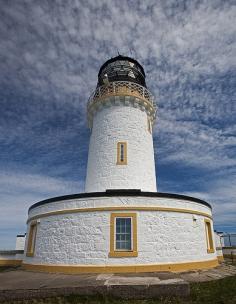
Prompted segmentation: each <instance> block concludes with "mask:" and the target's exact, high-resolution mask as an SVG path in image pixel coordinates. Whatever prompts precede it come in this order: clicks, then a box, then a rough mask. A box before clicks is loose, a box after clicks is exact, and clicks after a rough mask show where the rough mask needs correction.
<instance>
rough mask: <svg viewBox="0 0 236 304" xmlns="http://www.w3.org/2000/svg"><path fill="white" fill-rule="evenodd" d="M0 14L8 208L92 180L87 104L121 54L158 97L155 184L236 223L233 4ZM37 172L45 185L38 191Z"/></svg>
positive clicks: (76, 4) (15, 7)
mask: <svg viewBox="0 0 236 304" xmlns="http://www.w3.org/2000/svg"><path fill="white" fill-rule="evenodd" d="M0 17H1V18H0V71H1V73H0V90H1V97H0V106H1V108H0V109H1V112H0V145H1V154H0V167H1V169H2V173H1V174H0V182H1V183H2V185H3V183H5V184H6V183H8V184H9V189H11V191H10V192H11V195H10V194H9V193H8V194H6V192H5V191H1V192H2V199H1V201H0V204H1V206H2V202H5V201H6V200H7V201H8V202H9V205H10V204H11V206H12V208H13V209H14V208H16V209H17V208H19V205H21V202H24V201H26V200H27V198H26V196H25V195H28V194H27V193H29V196H28V198H29V200H28V201H30V200H31V201H36V200H38V199H41V198H42V197H44V195H45V196H46V195H48V196H54V195H58V194H59V192H60V191H59V188H60V189H61V190H63V191H64V190H66V189H67V188H70V186H68V183H69V184H70V185H72V186H71V187H72V188H71V190H72V189H74V188H73V187H74V186H73V185H74V183H76V181H79V184H80V183H81V182H80V181H82V180H84V178H85V170H86V161H87V150H88V140H89V131H88V129H87V122H86V101H87V99H88V97H89V95H90V94H91V92H92V91H93V90H94V88H95V86H96V78H97V72H98V70H99V67H100V66H101V64H102V63H103V62H104V61H105V60H107V59H109V58H110V57H112V56H116V55H117V51H119V52H120V53H121V54H125V55H130V56H132V57H134V58H136V59H137V60H139V61H140V63H141V64H142V65H143V66H144V68H145V71H146V75H147V83H148V86H149V88H150V90H151V91H152V92H153V93H154V95H155V97H156V100H157V103H158V113H157V123H156V125H155V129H154V147H155V151H156V158H157V176H158V186H159V190H160V191H162V190H163V189H164V190H165V191H178V192H191V193H194V191H195V193H199V195H201V194H203V195H204V197H205V199H207V200H209V201H211V202H213V204H214V206H215V207H214V209H215V210H217V213H216V217H215V218H216V221H218V223H220V224H219V225H223V224H225V223H226V222H227V223H229V225H230V227H231V228H230V229H231V230H233V229H235V223H234V222H235V221H234V220H233V218H232V214H235V213H234V212H235V211H234V209H233V206H232V204H234V202H233V198H234V195H235V193H234V189H233V188H232V187H230V188H229V189H228V191H227V197H226V196H224V195H223V194H222V193H224V191H223V190H224V189H225V188H226V186H227V184H228V183H229V184H234V183H235V171H236V169H235V151H236V148H235V141H236V140H235V134H236V133H235V132H236V122H235V115H236V108H235V107H236V106H235V105H236V103H235V100H236V94H235V79H236V77H235V65H236V50H235V49H236V37H235V36H236V33H235V26H234V23H235V17H236V7H235V6H234V4H233V2H232V1H221V0H214V1H213V0H212V1H181V0H180V1H175V0H173V1H172V0H165V1H164V0H163V1H154V0H153V1H152V0H148V1H130V0H129V1H128V0H121V1H118V2H117V1H112V0H110V1H107V0H106V1H105V0H101V1H99V2H98V1H93V0H86V1H85V0H77V1H73V2H70V3H68V2H65V1H57V2H56V3H55V2H48V1H44V0H42V1H40V2H38V1H31V2H28V1H18V2H16V1H15V2H9V1H8V2H6V1H1V5H0ZM4 172H8V173H7V174H6V173H4ZM9 172H11V173H9ZM14 172H15V175H16V177H15V179H14ZM20 176H21V178H20ZM31 176H33V177H32V181H31V182H30V181H29V179H31V178H29V177H31ZM209 176H210V179H211V183H208V182H207V183H206V182H205V180H209ZM41 177H43V178H42V179H44V180H47V179H48V180H50V182H49V185H50V186H49V188H48V187H47V185H46V184H41V187H38V188H37V187H36V185H37V184H40V183H41V182H40V179H41ZM52 180H53V181H54V182H55V184H54V182H53V181H52ZM24 181H25V182H24ZM33 181H34V182H33ZM28 182H29V185H30V187H29V188H25V183H26V184H27V183H28ZM61 183H62V184H61ZM5 184H4V185H5ZM10 185H11V186H10ZM17 185H18V186H17ZM63 185H65V187H64V186H63ZM4 187H5V186H4ZM35 187H36V188H35ZM215 187H217V188H218V189H221V194H220V193H218V194H217V195H215V194H214V193H215V192H214V191H213V189H214V188H215ZM14 189H15V190H14ZM17 189H18V190H17ZM20 189H22V190H20ZM76 189H77V188H76ZM80 190H82V189H81V188H80ZM58 191H59V192H58ZM63 191H62V192H63ZM77 192H78V191H77ZM60 193H61V192H60ZM62 194H63V193H62ZM6 195H10V196H8V197H6ZM15 197H17V198H18V199H17V200H16V199H15ZM223 203H225V204H227V206H226V205H224V206H225V209H227V208H229V209H230V210H231V211H232V213H231V214H230V212H228V213H227V212H225V211H224V207H222V206H223ZM4 210H5V212H7V208H6V209H4ZM9 210H10V209H9ZM17 210H18V209H17ZM9 214H10V211H9ZM0 217H1V215H0ZM17 219H19V218H18V217H16V219H15V226H14V222H12V224H11V227H13V226H14V227H15V228H14V229H15V230H16V227H17V225H18V224H19V221H17ZM9 227H10V226H9ZM9 227H8V228H9ZM232 227H233V228H232ZM9 229H10V228H9ZM15 230H14V231H15ZM12 233H13V232H12ZM9 235H10V234H9ZM12 236H13V234H11V237H12Z"/></svg>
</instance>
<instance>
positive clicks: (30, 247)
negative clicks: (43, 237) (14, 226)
mask: <svg viewBox="0 0 236 304" xmlns="http://www.w3.org/2000/svg"><path fill="white" fill-rule="evenodd" d="M36 233H37V222H33V223H32V224H31V225H30V229H29V237H28V244H27V252H26V255H27V256H29V257H32V256H34V249H35V241H36Z"/></svg>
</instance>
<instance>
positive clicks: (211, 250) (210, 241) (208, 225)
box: [204, 219, 215, 253]
mask: <svg viewBox="0 0 236 304" xmlns="http://www.w3.org/2000/svg"><path fill="white" fill-rule="evenodd" d="M204 222H205V231H206V243H207V253H214V252H215V249H214V243H213V234H212V225H211V221H210V220H208V219H205V220H204Z"/></svg>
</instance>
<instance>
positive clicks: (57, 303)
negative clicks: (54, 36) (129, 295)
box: [3, 276, 236, 304]
mask: <svg viewBox="0 0 236 304" xmlns="http://www.w3.org/2000/svg"><path fill="white" fill-rule="evenodd" d="M3 303H4V304H10V303H11V304H46V303H47V304H49V303H50V304H235V303H236V276H233V277H226V278H224V279H221V280H216V281H210V282H202V283H193V284H191V294H190V296H189V297H188V298H173V297H172V298H171V297H165V298H162V299H156V300H122V299H114V298H107V297H105V298H104V297H102V296H94V297H92V296H90V297H86V296H77V295H70V296H64V297H55V298H46V299H31V300H24V301H11V302H3Z"/></svg>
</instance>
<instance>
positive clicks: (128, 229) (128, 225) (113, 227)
mask: <svg viewBox="0 0 236 304" xmlns="http://www.w3.org/2000/svg"><path fill="white" fill-rule="evenodd" d="M109 256H110V257H137V256H138V253H137V217H136V213H112V214H111V222H110V253H109Z"/></svg>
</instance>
